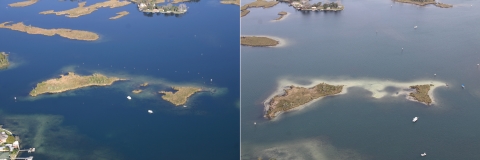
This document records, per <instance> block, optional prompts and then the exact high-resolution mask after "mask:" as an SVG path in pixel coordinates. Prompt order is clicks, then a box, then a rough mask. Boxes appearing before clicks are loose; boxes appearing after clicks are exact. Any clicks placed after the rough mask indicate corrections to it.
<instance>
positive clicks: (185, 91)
mask: <svg viewBox="0 0 480 160" xmlns="http://www.w3.org/2000/svg"><path fill="white" fill-rule="evenodd" d="M172 89H173V90H175V91H176V92H175V93H173V92H169V91H160V92H159V93H161V94H165V95H163V96H162V98H163V99H164V100H166V101H169V102H171V103H173V104H174V105H176V106H179V105H183V104H185V103H187V99H188V97H190V96H192V95H193V94H194V93H197V92H200V91H202V89H201V88H198V87H172Z"/></svg>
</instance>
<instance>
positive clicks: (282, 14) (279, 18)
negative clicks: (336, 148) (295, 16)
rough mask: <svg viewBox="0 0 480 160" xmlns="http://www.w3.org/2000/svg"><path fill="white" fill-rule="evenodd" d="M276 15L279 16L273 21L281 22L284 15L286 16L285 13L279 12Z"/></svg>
mask: <svg viewBox="0 0 480 160" xmlns="http://www.w3.org/2000/svg"><path fill="white" fill-rule="evenodd" d="M278 15H280V17H278V18H277V19H275V20H277V21H278V20H281V19H282V18H283V17H284V16H285V15H287V12H285V11H281V12H278Z"/></svg>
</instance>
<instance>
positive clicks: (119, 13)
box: [110, 11, 129, 19]
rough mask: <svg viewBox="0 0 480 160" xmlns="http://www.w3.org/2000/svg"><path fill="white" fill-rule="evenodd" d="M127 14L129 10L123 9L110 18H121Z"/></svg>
mask: <svg viewBox="0 0 480 160" xmlns="http://www.w3.org/2000/svg"><path fill="white" fill-rule="evenodd" d="M127 14H129V12H127V11H121V12H118V13H117V16H115V17H110V19H119V18H120V17H123V16H126V15H127Z"/></svg>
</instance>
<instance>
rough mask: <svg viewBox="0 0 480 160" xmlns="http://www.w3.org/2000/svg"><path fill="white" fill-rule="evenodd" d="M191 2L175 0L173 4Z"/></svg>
mask: <svg viewBox="0 0 480 160" xmlns="http://www.w3.org/2000/svg"><path fill="white" fill-rule="evenodd" d="M189 1H190V0H173V2H172V3H174V4H175V3H182V2H189Z"/></svg>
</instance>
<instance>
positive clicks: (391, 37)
mask: <svg viewBox="0 0 480 160" xmlns="http://www.w3.org/2000/svg"><path fill="white" fill-rule="evenodd" d="M249 2H251V1H242V3H243V4H246V3H249ZM441 2H443V3H448V4H453V5H454V7H453V8H448V9H445V8H438V7H435V6H433V5H428V6H424V7H420V6H416V5H411V4H402V3H394V2H392V1H378V0H367V1H352V0H345V1H341V3H342V4H343V5H344V6H345V10H344V11H341V12H309V13H307V12H300V11H296V10H294V9H293V8H291V7H289V6H288V5H287V4H285V3H280V4H278V5H276V6H275V7H273V8H268V9H262V8H257V9H251V12H250V13H249V14H248V15H247V16H245V17H243V18H241V28H242V35H267V36H273V37H276V38H278V39H282V40H283V42H285V43H284V45H282V46H281V47H268V48H254V47H246V46H243V47H241V50H242V56H241V69H242V70H241V75H242V77H241V83H242V86H241V105H242V110H241V126H242V130H241V141H242V142H241V145H242V146H241V152H242V159H255V158H258V157H263V158H267V157H269V158H277V159H420V158H423V159H479V158H480V154H479V153H478V152H477V149H478V148H479V147H480V146H479V144H480V143H479V142H480V137H479V135H480V129H479V128H478V127H477V126H478V121H479V120H480V119H479V116H478V114H479V113H480V108H479V107H478V104H479V102H480V101H479V100H480V85H479V83H478V80H479V78H480V68H479V67H478V66H477V64H478V63H480V52H479V49H480V47H479V46H480V45H479V43H480V34H479V33H480V32H478V31H479V30H478V28H479V26H480V21H479V20H480V12H479V10H478V7H480V3H478V1H471V0H445V1H441ZM280 11H286V12H289V13H290V14H289V15H288V16H287V17H286V18H285V19H284V20H281V21H277V22H272V21H271V20H273V19H275V18H277V17H278V15H277V13H278V12H280ZM414 26H418V28H417V29H414ZM402 48H403V51H402ZM434 74H436V76H434ZM312 80H314V81H315V82H314V83H320V82H322V81H334V82H337V83H342V82H345V83H347V82H348V83H349V84H348V85H353V86H354V87H351V88H349V89H348V90H347V93H346V94H342V95H338V96H333V97H327V98H323V99H321V100H318V101H316V102H313V103H311V104H309V105H307V106H306V107H304V108H303V109H300V110H297V111H291V112H287V113H284V114H281V115H280V116H279V117H277V118H276V119H275V120H273V121H269V120H266V119H265V118H264V117H263V110H264V105H263V104H264V101H265V100H266V99H268V98H269V97H270V96H271V95H272V94H273V93H274V92H276V91H278V90H281V88H282V87H285V86H286V85H290V84H301V85H309V84H311V83H312V82H311V81H312ZM419 81H432V82H433V81H437V82H439V83H440V84H444V83H447V84H448V85H449V87H445V86H443V85H442V86H441V87H438V88H436V89H435V90H434V91H433V97H434V98H435V104H433V105H431V106H427V105H424V104H421V103H418V102H413V101H410V100H407V99H406V98H405V96H391V95H395V92H396V91H398V90H399V88H398V86H396V84H406V83H413V84H415V83H417V82H419ZM387 83H389V84H391V85H386V84H387ZM364 84H365V85H364ZM462 84H463V85H465V86H466V88H465V89H462V87H461V85H462ZM383 87H386V88H383ZM379 92H382V93H385V94H386V96H384V97H381V96H380V97H377V96H378V94H377V93H379ZM375 97H377V98H375ZM413 117H419V120H418V121H417V122H416V123H412V118H413ZM254 122H256V125H254ZM424 152H426V153H427V156H426V157H421V156H420V154H421V153H424Z"/></svg>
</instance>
